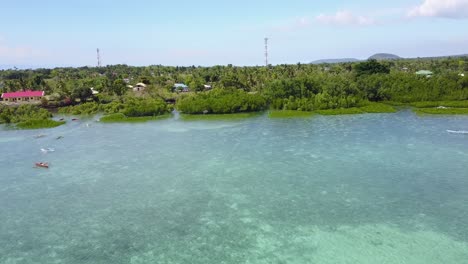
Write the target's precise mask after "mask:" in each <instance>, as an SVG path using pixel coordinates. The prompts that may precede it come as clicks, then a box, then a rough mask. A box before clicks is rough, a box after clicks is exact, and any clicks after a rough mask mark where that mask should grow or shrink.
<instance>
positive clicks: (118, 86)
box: [110, 79, 127, 96]
mask: <svg viewBox="0 0 468 264" xmlns="http://www.w3.org/2000/svg"><path fill="white" fill-rule="evenodd" d="M110 92H112V93H114V94H116V95H118V96H122V95H124V94H125V93H126V92H127V84H126V83H125V82H124V80H122V79H117V80H115V81H114V83H113V84H112V86H111V87H110Z"/></svg>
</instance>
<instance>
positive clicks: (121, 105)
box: [59, 97, 172, 117]
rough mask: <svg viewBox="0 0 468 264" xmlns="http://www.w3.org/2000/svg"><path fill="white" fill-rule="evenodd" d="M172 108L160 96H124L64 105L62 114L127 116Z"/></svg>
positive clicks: (153, 114)
mask: <svg viewBox="0 0 468 264" xmlns="http://www.w3.org/2000/svg"><path fill="white" fill-rule="evenodd" d="M171 110H172V108H171V107H170V106H168V105H167V104H166V103H165V102H164V101H163V100H162V99H160V98H139V97H123V98H120V99H119V100H115V101H111V102H104V103H99V102H87V103H84V104H79V105H75V106H68V107H63V108H61V109H60V110H59V113H61V114H73V115H93V114H97V113H100V112H103V113H105V114H116V113H121V114H123V115H125V116H127V117H140V116H158V115H163V114H167V113H169V112H170V111H171Z"/></svg>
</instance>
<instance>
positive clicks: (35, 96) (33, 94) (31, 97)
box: [1, 91, 45, 102]
mask: <svg viewBox="0 0 468 264" xmlns="http://www.w3.org/2000/svg"><path fill="white" fill-rule="evenodd" d="M44 95H45V92H44V91H18V92H11V93H2V97H1V98H2V99H3V101H4V102H39V101H41V99H42V98H43V97H44Z"/></svg>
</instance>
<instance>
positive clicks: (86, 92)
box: [72, 86, 93, 102]
mask: <svg viewBox="0 0 468 264" xmlns="http://www.w3.org/2000/svg"><path fill="white" fill-rule="evenodd" d="M92 96H93V92H92V91H91V89H90V88H89V87H84V86H81V87H77V88H75V89H73V91H72V99H80V100H81V102H86V100H87V99H88V98H90V97H92Z"/></svg>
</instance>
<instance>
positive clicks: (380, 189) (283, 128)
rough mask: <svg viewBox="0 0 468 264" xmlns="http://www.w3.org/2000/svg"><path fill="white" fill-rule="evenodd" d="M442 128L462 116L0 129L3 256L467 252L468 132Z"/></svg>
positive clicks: (250, 257)
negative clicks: (48, 150) (44, 166)
mask: <svg viewBox="0 0 468 264" xmlns="http://www.w3.org/2000/svg"><path fill="white" fill-rule="evenodd" d="M86 124H88V125H86ZM447 130H454V131H466V130H468V117H463V116H449V117H430V116H426V117H417V116H415V115H413V114H412V113H410V112H399V113H396V114H376V115H370V114H369V115H354V116H331V117H330V116H327V117H324V116H315V117H312V118H306V119H303V118H301V119H268V118H267V117H266V116H258V117H253V118H249V119H243V120H232V121H229V120H227V121H220V120H217V121H182V120H176V119H168V120H161V121H155V122H149V123H142V124H100V123H97V122H93V121H92V120H83V121H79V122H69V123H68V124H67V125H65V126H61V127H58V128H54V129H50V130H42V131H37V130H36V131H34V130H24V131H13V130H5V129H3V130H2V131H0V150H1V152H0V165H1V167H2V170H1V173H0V175H1V176H0V209H1V210H0V223H1V224H0V263H2V264H3V263H70V264H75V263H132V264H137V263H319V264H320V263H327V264H328V263H330V264H332V263H333V264H342V263H346V264H347V263H349V264H351V263H353V264H354V263H369V264H375V263H388V264H393V263H395V264H396V263H421V264H431V263H445V264H450V263H454V264H455V263H465V262H466V261H467V260H468V221H467V219H468V135H465V134H455V133H448V132H447ZM37 134H46V135H47V136H46V137H44V138H39V139H35V138H34V135H37ZM58 136H63V139H59V140H57V139H56V138H57V137H58ZM41 148H54V149H55V150H56V151H55V152H52V153H47V154H44V153H41V151H40V149H41ZM36 161H47V162H50V164H51V168H50V169H49V170H45V169H34V168H32V165H33V163H34V162H36Z"/></svg>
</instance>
